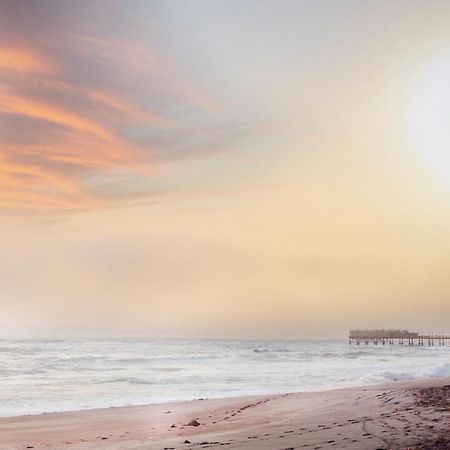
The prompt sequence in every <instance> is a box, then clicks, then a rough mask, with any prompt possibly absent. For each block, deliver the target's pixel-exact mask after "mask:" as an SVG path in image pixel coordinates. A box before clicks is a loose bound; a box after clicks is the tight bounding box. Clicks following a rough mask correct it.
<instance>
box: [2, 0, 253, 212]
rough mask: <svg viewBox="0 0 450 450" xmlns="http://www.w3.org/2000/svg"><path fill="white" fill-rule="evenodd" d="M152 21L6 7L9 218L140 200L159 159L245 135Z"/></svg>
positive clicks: (60, 8) (201, 151) (45, 7)
mask: <svg viewBox="0 0 450 450" xmlns="http://www.w3.org/2000/svg"><path fill="white" fill-rule="evenodd" d="M55 9H56V10H57V13H55ZM24 10H26V11H24ZM46 13H48V14H46ZM88 13H89V14H88ZM52 17H53V19H54V20H55V24H54V26H49V21H50V20H51V18H52ZM95 18H97V19H98V20H99V24H98V26H97V24H96V23H95ZM130 21H132V22H133V23H130ZM122 22H126V23H125V25H126V27H124V24H123V23H122ZM10 23H14V24H15V27H11V26H9V25H8V24H10ZM144 23H145V22H143V21H142V20H141V19H140V20H139V21H136V20H135V18H134V19H133V17H132V16H131V15H127V14H125V13H123V14H122V13H121V10H120V6H119V5H118V4H116V3H113V7H112V8H111V10H110V11H108V12H105V11H104V9H102V7H101V2H100V3H99V2H94V3H93V4H92V5H90V6H88V5H87V4H84V6H83V7H80V8H79V9H77V8H76V7H75V6H74V5H73V4H72V5H69V4H67V5H66V6H64V5H63V4H58V3H56V4H55V3H53V2H46V1H45V2H42V3H39V4H37V3H22V2H5V3H2V5H1V6H0V28H2V30H1V31H0V210H1V211H3V212H4V213H8V214H11V215H14V214H15V213H17V214H18V215H20V216H23V215H28V214H29V213H33V214H44V215H45V214H58V215H65V214H68V213H70V212H71V211H83V210H91V209H97V208H102V207H111V206H115V205H119V204H123V203H124V202H126V201H127V200H129V199H133V197H134V198H136V197H139V198H142V197H145V196H148V195H150V194H151V193H152V189H151V186H152V184H151V180H152V177H154V176H155V175H154V174H155V170H154V168H155V166H156V165H158V164H159V163H161V162H163V161H168V160H171V159H173V158H182V157H184V158H186V157H193V156H198V155H207V154H211V153H215V152H217V151H223V150H224V149H225V148H227V146H228V145H230V146H231V144H233V143H234V142H236V140H239V139H241V137H242V136H243V135H244V134H245V133H246V132H248V131H249V130H248V129H246V128H245V127H243V126H241V125H239V124H234V123H230V122H229V120H228V119H226V118H225V116H223V115H222V113H221V107H222V106H221V105H220V104H219V103H218V102H217V101H216V100H214V99H213V98H212V97H211V96H210V95H209V94H208V92H207V91H205V90H204V89H202V88H201V87H199V83H196V82H195V80H194V79H193V77H192V76H190V75H189V70H187V69H186V68H184V67H183V66H182V65H181V64H178V63H177V62H176V58H174V57H172V56H171V54H170V52H169V51H167V50H165V49H164V46H162V45H161V43H160V42H159V43H158V45H153V43H152V42H153V41H152V38H153V34H152V33H151V32H149V31H148V29H147V28H145V27H144V26H143V24H144ZM4 24H5V26H4V27H3V25H4ZM115 27H121V28H120V30H119V31H118V32H117V33H114V34H113V36H111V34H110V30H114V29H115ZM136 27H141V29H138V30H137V29H136ZM125 28H127V29H129V30H133V31H134V32H130V33H125V32H123V30H124V29H125ZM19 29H20V30H22V31H21V32H20V33H19V32H18V31H16V30H19ZM23 30H25V34H24V33H23ZM37 31H38V33H37ZM134 177H135V178H134ZM134 180H135V184H136V186H135V188H134V189H133V183H134ZM103 181H104V182H103ZM146 181H147V182H148V183H147V186H145V184H146ZM104 185H108V189H107V190H105V189H104V188H102V189H100V188H99V187H98V186H104ZM143 186H144V187H143ZM177 188H179V187H177ZM105 192H106V193H105Z"/></svg>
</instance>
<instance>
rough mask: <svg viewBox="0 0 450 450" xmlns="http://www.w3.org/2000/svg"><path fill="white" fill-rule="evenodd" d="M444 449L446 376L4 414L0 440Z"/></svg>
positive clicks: (448, 421)
mask: <svg viewBox="0 0 450 450" xmlns="http://www.w3.org/2000/svg"><path fill="white" fill-rule="evenodd" d="M26 448H28V449H31V448H34V449H55V450H56V449H58V450H60V449H62V448H67V449H105V450H107V449H111V450H113V449H114V450H120V449H122V450H132V449H133V450H134V449H136V450H138V449H142V450H144V449H149V450H150V449H152V450H153V449H158V450H164V449H166V450H169V449H176V450H181V449H197V448H211V449H214V448H229V449H241V448H242V449H262V450H265V449H267V450H288V449H289V450H293V449H324V450H325V449H353V450H372V449H373V450H375V449H377V450H381V449H422V450H424V449H430V450H431V449H433V450H434V449H449V448H450V377H442V378H433V379H423V380H415V381H408V382H394V383H386V384H378V385H370V386H362V387H353V388H347V389H335V390H328V391H322V392H303V393H302V392H295V393H288V394H277V395H258V396H247V397H234V398H222V399H207V398H205V399H196V400H192V401H187V402H171V403H165V404H155V405H148V406H132V407H119V408H104V409H95V410H84V411H74V412H66V413H52V414H38V415H28V416H17V417H8V418H3V419H0V449H2V450H6V449H7V450H13V449H26Z"/></svg>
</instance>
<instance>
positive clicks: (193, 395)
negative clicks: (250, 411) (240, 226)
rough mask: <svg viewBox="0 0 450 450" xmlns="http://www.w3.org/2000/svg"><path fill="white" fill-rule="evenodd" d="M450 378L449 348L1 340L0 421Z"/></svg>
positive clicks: (337, 343) (320, 343) (314, 343)
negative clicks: (105, 408) (22, 417)
mask: <svg viewBox="0 0 450 450" xmlns="http://www.w3.org/2000/svg"><path fill="white" fill-rule="evenodd" d="M445 375H450V347H427V346H424V347H409V346H399V345H394V346H389V345H386V346H382V345H378V346H374V345H370V346H365V345H361V346H359V347H357V346H356V345H353V346H349V344H348V342H347V341H250V340H245V341H237V340H220V341H219V340H208V341H206V340H115V339H68V340H55V339H47V340H45V339H41V340H36V339H13V340H8V339H2V340H0V416H15V415H23V414H37V413H44V412H45V413H50V412H56V411H70V410H80V409H88V408H101V407H111V406H125V405H141V404H148V403H159V402H169V401H179V400H191V399H197V398H213V397H229V396H239V395H252V394H274V393H285V392H293V391H317V390H324V389H331V388H339V387H348V386H356V385H366V384H371V383H380V382H386V381H394V380H412V379H416V378H421V377H435V376H445Z"/></svg>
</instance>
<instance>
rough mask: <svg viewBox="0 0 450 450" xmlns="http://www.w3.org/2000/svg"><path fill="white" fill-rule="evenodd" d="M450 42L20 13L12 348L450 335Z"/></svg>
mask: <svg viewBox="0 0 450 450" xmlns="http://www.w3.org/2000/svg"><path fill="white" fill-rule="evenodd" d="M449 22H450V4H449V3H448V2H445V1H442V2H440V1H407V2H406V1H370V0H369V1H365V2H360V1H350V0H348V1H340V2H330V1H321V0H310V1H277V2H273V1H250V0H249V1H228V0H227V1H215V2H210V1H206V0H205V1H200V0H199V1H194V0H188V1H183V2H178V1H160V2H159V1H148V2H138V1H95V2H91V1H77V2H70V3H69V2H60V1H56V0H54V1H45V0H44V1H39V2H32V1H20V0H14V1H13V0H11V1H8V0H7V1H2V2H1V4H0V186H1V189H0V227H1V234H0V245H1V247H0V248H1V252H2V256H1V258H0V326H1V327H2V329H3V331H2V333H19V332H25V333H34V332H36V333H44V332H48V333H51V332H62V333H69V332H75V331H76V330H78V331H80V332H81V331H83V332H93V331H97V332H105V333H113V334H114V333H146V334H150V335H155V336H166V337H178V336H181V337H182V336H202V337H209V336H211V337H214V336H220V337H228V336H229V337H258V338H265V337H276V338H278V337H279V338H284V337H287V338H296V337H305V336H306V337H307V336H313V337H315V336H325V337H326V336H341V335H342V336H345V333H346V330H347V328H349V327H397V328H411V329H417V330H429V329H431V330H435V331H441V330H447V331H450V321H449V319H448V318H449V317H450V239H449V230H450V156H449V155H450V152H449V150H448V149H449V148H450V135H449V134H448V130H449V129H450V106H449V105H450V87H449V84H448V80H449V79H450V28H449V26H448V24H449Z"/></svg>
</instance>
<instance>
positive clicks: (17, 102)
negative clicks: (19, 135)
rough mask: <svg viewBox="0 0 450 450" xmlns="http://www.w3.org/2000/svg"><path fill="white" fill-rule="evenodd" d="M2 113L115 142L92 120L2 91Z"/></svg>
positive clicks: (0, 99) (0, 105)
mask: <svg viewBox="0 0 450 450" xmlns="http://www.w3.org/2000/svg"><path fill="white" fill-rule="evenodd" d="M0 111H1V112H4V113H9V114H19V115H25V116H30V117H34V118H36V119H42V120H47V121H49V122H53V123H55V124H58V125H63V126H65V127H68V128H73V129H75V130H79V131H85V132H88V133H92V134H94V135H97V136H99V137H101V138H103V139H106V140H108V141H112V140H114V138H113V136H112V135H111V133H109V132H108V131H107V130H106V129H104V128H103V127H101V126H100V125H99V124H97V123H95V122H93V121H91V120H88V119H86V118H84V117H79V116H77V115H75V114H71V113H70V112H67V111H64V110H63V109H61V108H58V107H55V106H53V105H47V104H44V103H42V102H35V101H33V100H31V99H28V98H24V97H20V96H18V95H11V94H8V93H6V92H2V91H1V90H0Z"/></svg>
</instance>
